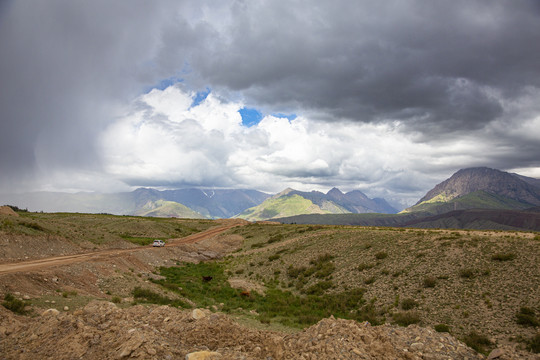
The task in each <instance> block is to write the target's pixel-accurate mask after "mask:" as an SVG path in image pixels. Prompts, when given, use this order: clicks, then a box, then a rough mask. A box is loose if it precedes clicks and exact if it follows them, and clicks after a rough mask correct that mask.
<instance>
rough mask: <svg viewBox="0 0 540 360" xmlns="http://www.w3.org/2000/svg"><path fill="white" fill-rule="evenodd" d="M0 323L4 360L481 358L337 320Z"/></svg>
mask: <svg viewBox="0 0 540 360" xmlns="http://www.w3.org/2000/svg"><path fill="white" fill-rule="evenodd" d="M0 319H1V324H2V325H1V326H0V350H1V352H2V354H3V358H5V359H35V358H42V359H44V358H47V359H53V358H54V359H74V358H77V359H127V358H130V359H184V358H187V357H186V356H187V355H188V354H192V353H198V352H206V353H207V354H208V353H214V357H215V358H222V359H411V360H412V359H471V360H472V359H482V358H483V357H482V356H480V355H477V354H476V353H475V352H474V351H473V350H471V349H469V348H467V347H466V346H464V345H463V344H461V343H460V342H458V341H457V340H455V339H454V338H452V337H451V336H450V335H448V334H439V333H436V332H434V331H433V330H430V329H424V328H420V327H417V326H410V327H408V328H397V327H394V326H390V325H384V326H377V327H372V326H370V325H369V324H367V323H366V324H360V323H357V322H355V321H351V320H336V319H334V318H329V319H324V320H321V321H320V322H319V323H318V324H316V325H314V326H312V327H310V328H308V329H306V330H304V331H302V332H299V333H296V334H288V335H285V334H281V333H277V332H273V331H261V330H255V329H251V328H247V327H244V326H242V325H239V324H238V323H236V322H234V321H233V320H231V319H230V318H229V317H228V316H226V315H224V314H221V313H211V312H210V311H208V310H200V309H196V310H193V311H186V310H184V311H182V310H178V309H176V308H171V307H168V306H161V307H158V306H142V305H137V306H132V307H129V308H126V309H121V308H118V307H117V306H116V305H115V304H113V303H110V302H102V301H93V302H91V303H89V304H88V305H86V306H85V307H84V308H82V309H80V310H77V311H74V312H70V313H68V312H57V311H54V310H47V311H44V312H43V314H42V315H41V316H38V317H35V318H30V319H29V318H26V317H20V316H15V315H13V314H12V313H10V312H9V311H7V310H5V309H1V308H0ZM59 349H62V350H61V351H59ZM202 358H209V357H202ZM504 358H505V357H501V359H504Z"/></svg>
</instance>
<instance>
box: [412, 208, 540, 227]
mask: <svg viewBox="0 0 540 360" xmlns="http://www.w3.org/2000/svg"><path fill="white" fill-rule="evenodd" d="M403 226H406V227H415V228H431V229H433V228H441V229H448V228H452V229H480V230H488V229H489V230H532V231H540V208H533V209H529V210H527V211H515V210H491V209H469V210H457V211H450V212H447V213H444V214H440V215H435V216H429V217H425V218H421V219H416V220H412V221H408V222H406V223H404V224H403Z"/></svg>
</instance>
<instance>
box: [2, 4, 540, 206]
mask: <svg viewBox="0 0 540 360" xmlns="http://www.w3.org/2000/svg"><path fill="white" fill-rule="evenodd" d="M539 17H540V5H538V2H537V1H534V0H528V1H527V0H525V1H520V2H515V1H510V0H497V1H493V2H489V3H486V2H481V1H465V0H458V1H452V2H448V1H429V2H427V1H419V0H394V1H385V2H384V3H380V2H373V1H367V0H366V1H358V2H355V3H354V4H351V3H350V2H349V1H335V2H325V1H320V2H313V1H288V2H285V1H262V0H260V1H233V0H231V1H223V2H219V4H218V5H216V3H215V2H211V1H200V2H196V3H192V2H176V1H171V2H167V1H163V2H159V3H157V4H155V3H152V4H150V3H148V2H145V1H129V2H128V1H125V2H123V1H121V2H115V3H114V4H110V3H109V2H106V1H92V2H89V3H84V4H83V3H69V4H66V3H65V2H63V1H55V0H53V1H50V2H48V3H47V4H41V5H40V4H31V5H30V4H26V3H24V2H15V1H8V2H4V3H2V5H0V46H1V48H2V57H0V94H1V96H0V119H1V122H0V168H1V169H2V171H1V173H0V190H1V191H20V190H28V189H58V190H61V189H71V190H75V189H81V190H82V189H85V190H101V191H104V190H105V191H106V190H111V191H113V190H118V189H122V188H123V189H128V188H129V187H130V186H167V187H172V186H220V187H237V186H238V187H239V186H242V187H251V188H258V189H262V190H268V191H276V190H279V189H280V188H284V187H285V186H294V187H297V188H303V189H306V190H307V189H311V188H320V189H324V188H329V187H332V186H341V187H344V188H346V189H347V188H348V189H353V188H360V189H364V190H366V189H369V190H370V191H368V193H369V194H370V195H371V196H376V195H377V196H385V197H389V198H394V199H405V201H408V202H414V200H416V199H414V198H415V197H419V196H421V195H422V194H423V192H425V191H427V190H428V189H429V188H430V187H431V186H433V185H434V184H435V183H436V182H438V181H441V180H443V179H444V178H446V177H448V176H449V175H451V174H452V173H453V172H454V171H456V170H458V169H460V168H464V167H469V166H491V167H496V168H500V169H504V170H514V169H519V170H520V171H521V172H523V173H525V174H528V175H533V176H540V171H539V169H540V159H539V158H538V156H537V154H539V153H540V130H539V129H540V126H539V125H540V105H538V104H540V101H539V100H540V62H539V61H538V58H539V56H540V53H539V50H538V47H537V46H535V45H536V44H538V43H540V21H538V20H539ZM165 79H169V80H167V81H165V82H164V80H165ZM167 82H168V83H175V82H176V85H171V86H166V85H164V84H166V83H167ZM160 84H161V85H160ZM169 85H170V84H169ZM153 88H154V90H152V89H153ZM205 89H211V92H210V95H209V96H208V97H207V98H206V99H205V100H204V101H202V102H201V103H200V104H198V105H197V106H193V101H194V98H195V97H196V93H197V91H204V90H205ZM244 106H247V107H249V108H255V109H257V110H259V111H260V112H261V113H262V114H263V116H264V118H263V119H262V121H261V122H260V123H259V124H257V125H254V126H252V127H249V128H247V127H245V126H242V118H241V115H240V114H239V112H238V110H240V109H241V108H243V107H244ZM276 113H285V114H291V113H294V114H296V115H297V116H298V117H297V118H296V119H295V120H292V121H288V120H287V119H284V118H279V117H273V116H271V115H270V114H276Z"/></svg>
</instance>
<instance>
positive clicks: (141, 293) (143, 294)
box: [131, 286, 189, 307]
mask: <svg viewBox="0 0 540 360" xmlns="http://www.w3.org/2000/svg"><path fill="white" fill-rule="evenodd" d="M131 294H132V295H133V298H134V299H136V300H137V301H142V302H147V303H151V304H159V305H173V306H181V307H189V306H188V305H187V304H185V303H184V302H182V301H179V300H171V299H169V298H168V297H166V296H162V295H160V294H158V293H156V292H154V291H152V290H150V289H143V288H140V287H138V286H137V287H136V288H134V289H133V290H132V292H131Z"/></svg>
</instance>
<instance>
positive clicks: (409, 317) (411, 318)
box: [392, 311, 420, 326]
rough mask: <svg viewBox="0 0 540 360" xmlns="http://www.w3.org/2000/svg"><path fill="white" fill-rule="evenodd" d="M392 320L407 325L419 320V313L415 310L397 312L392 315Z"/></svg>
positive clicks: (416, 322)
mask: <svg viewBox="0 0 540 360" xmlns="http://www.w3.org/2000/svg"><path fill="white" fill-rule="evenodd" d="M392 318H393V319H394V322H395V323H396V324H398V325H400V326H409V325H412V324H418V323H419V322H420V315H419V314H418V313H417V312H415V311H405V312H398V313H394V314H393V315H392Z"/></svg>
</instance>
